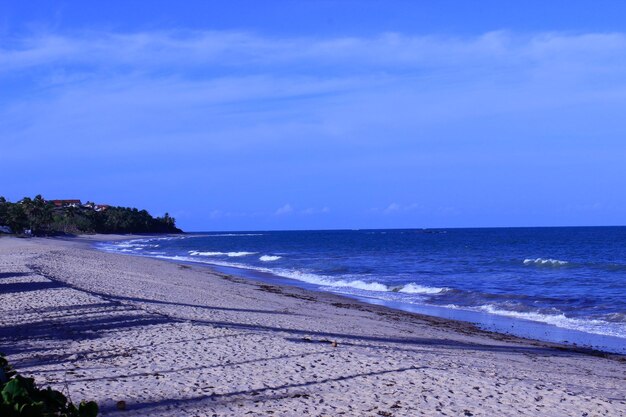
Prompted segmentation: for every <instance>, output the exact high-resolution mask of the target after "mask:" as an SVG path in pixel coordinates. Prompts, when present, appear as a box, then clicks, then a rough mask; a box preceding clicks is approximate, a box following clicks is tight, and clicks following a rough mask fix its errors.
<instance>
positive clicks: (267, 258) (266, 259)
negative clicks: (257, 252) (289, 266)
mask: <svg viewBox="0 0 626 417" xmlns="http://www.w3.org/2000/svg"><path fill="white" fill-rule="evenodd" d="M280 258H282V256H276V255H263V256H261V257H260V258H259V261H262V262H272V261H277V260H279V259H280Z"/></svg>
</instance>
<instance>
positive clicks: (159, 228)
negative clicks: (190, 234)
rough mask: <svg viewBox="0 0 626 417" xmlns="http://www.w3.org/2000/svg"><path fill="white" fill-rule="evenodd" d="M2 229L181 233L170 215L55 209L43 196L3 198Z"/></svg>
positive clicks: (132, 210)
mask: <svg viewBox="0 0 626 417" xmlns="http://www.w3.org/2000/svg"><path fill="white" fill-rule="evenodd" d="M0 226H8V227H9V228H11V230H12V231H13V232H14V233H18V234H21V233H31V234H33V235H54V234H64V233H68V234H81V233H181V232H182V230H180V229H179V228H177V227H176V220H175V219H174V218H173V217H171V216H170V215H169V214H168V213H165V215H164V216H163V217H152V216H151V215H150V213H148V212H147V211H146V210H138V209H136V208H131V207H113V206H111V207H108V208H107V209H106V210H101V211H96V210H94V209H93V208H90V207H85V206H69V205H67V206H63V207H55V206H54V204H52V203H51V202H49V201H47V200H45V199H44V198H43V197H42V196H41V195H37V196H36V197H35V198H29V197H26V198H23V199H22V200H20V201H18V202H15V203H11V202H9V201H7V200H6V199H5V198H4V197H0Z"/></svg>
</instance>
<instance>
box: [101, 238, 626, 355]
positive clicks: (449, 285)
mask: <svg viewBox="0 0 626 417" xmlns="http://www.w3.org/2000/svg"><path fill="white" fill-rule="evenodd" d="M97 245H98V247H99V248H100V249H102V250H106V251H112V252H117V253H125V254H130V255H139V256H148V257H155V258H161V259H170V260H175V261H184V262H193V263H198V264H206V265H210V266H212V267H213V268H215V269H219V270H221V271H225V272H229V273H236V274H238V275H243V276H247V277H249V278H254V279H259V280H263V281H269V282H275V283H279V284H291V285H297V286H301V287H305V288H308V289H312V290H316V291H328V292H333V293H337V294H342V295H345V296H348V297H353V298H357V299H359V300H362V301H366V302H369V303H373V304H381V305H386V306H389V307H392V308H397V309H402V310H406V311H412V312H417V313H423V314H430V315H435V316H440V317H446V318H452V319H457V320H464V321H469V322H472V323H475V324H477V325H478V326H479V327H482V328H484V329H487V330H492V331H498V332H502V333H511V334H515V335H519V336H525V337H531V338H535V339H540V340H547V341H554V342H562V343H563V342H564V343H570V344H577V345H582V346H589V347H594V348H598V349H602V350H605V351H611V352H620V353H626V227H558V228H492V229H411V230H398V229H393V230H337V231H268V232H233V233H224V232H220V233H217V232H216V233H190V234H185V235H181V236H174V237H172V236H169V237H158V238H145V239H134V240H127V241H118V242H105V243H99V244H97Z"/></svg>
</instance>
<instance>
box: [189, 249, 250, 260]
mask: <svg viewBox="0 0 626 417" xmlns="http://www.w3.org/2000/svg"><path fill="white" fill-rule="evenodd" d="M189 254H190V255H192V256H228V257H229V258H238V257H240V256H248V255H254V254H256V252H199V251H196V250H190V251H189Z"/></svg>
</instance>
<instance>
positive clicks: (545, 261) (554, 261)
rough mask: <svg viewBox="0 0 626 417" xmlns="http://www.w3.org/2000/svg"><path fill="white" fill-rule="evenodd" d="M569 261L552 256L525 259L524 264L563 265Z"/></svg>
mask: <svg viewBox="0 0 626 417" xmlns="http://www.w3.org/2000/svg"><path fill="white" fill-rule="evenodd" d="M568 263H569V262H567V261H560V260H558V259H551V258H536V259H528V258H527V259H524V265H541V266H561V265H567V264H568Z"/></svg>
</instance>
